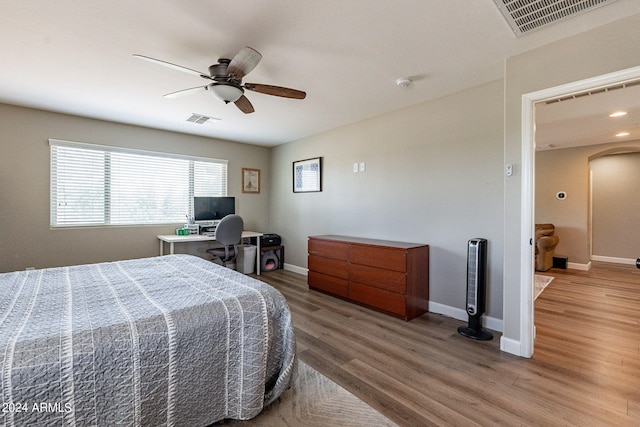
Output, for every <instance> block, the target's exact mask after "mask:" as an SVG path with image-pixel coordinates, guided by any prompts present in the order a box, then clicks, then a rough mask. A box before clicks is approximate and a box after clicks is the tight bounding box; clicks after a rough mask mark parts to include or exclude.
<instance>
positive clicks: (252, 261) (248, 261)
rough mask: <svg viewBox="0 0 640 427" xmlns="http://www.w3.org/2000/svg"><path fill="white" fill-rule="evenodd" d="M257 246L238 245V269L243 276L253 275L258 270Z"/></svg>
mask: <svg viewBox="0 0 640 427" xmlns="http://www.w3.org/2000/svg"><path fill="white" fill-rule="evenodd" d="M256 251H257V248H256V246H255V245H238V255H237V256H236V269H237V270H238V271H239V272H240V273H243V274H251V273H253V272H254V271H255V270H256Z"/></svg>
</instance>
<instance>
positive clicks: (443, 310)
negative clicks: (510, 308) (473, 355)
mask: <svg viewBox="0 0 640 427" xmlns="http://www.w3.org/2000/svg"><path fill="white" fill-rule="evenodd" d="M429 312H430V313H436V314H442V315H444V316H448V317H453V318H454V319H457V320H463V321H467V320H469V315H468V314H467V312H466V311H465V310H463V309H461V308H457V307H451V306H449V305H444V304H440V303H437V302H433V301H429ZM482 319H483V321H484V325H483V326H484V327H485V328H488V329H492V330H494V331H498V332H502V331H503V330H504V323H503V321H502V319H496V318H495V317H490V316H484V317H483V318H482Z"/></svg>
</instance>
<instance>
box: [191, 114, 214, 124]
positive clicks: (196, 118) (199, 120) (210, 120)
mask: <svg viewBox="0 0 640 427" xmlns="http://www.w3.org/2000/svg"><path fill="white" fill-rule="evenodd" d="M220 120H221V119H218V118H215V117H207V116H203V115H202V114H196V113H193V114H192V115H191V116H189V117H188V118H187V121H188V122H191V123H196V124H198V125H203V124H205V123H207V124H210V125H211V124H214V123H216V122H219V121H220Z"/></svg>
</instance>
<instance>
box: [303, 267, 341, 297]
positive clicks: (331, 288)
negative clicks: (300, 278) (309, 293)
mask: <svg viewBox="0 0 640 427" xmlns="http://www.w3.org/2000/svg"><path fill="white" fill-rule="evenodd" d="M307 283H308V284H309V288H311V289H315V290H319V291H324V292H328V293H330V294H333V295H338V296H341V297H344V298H347V297H348V296H349V282H347V281H346V280H344V279H339V278H337V277H333V276H328V275H326V274H322V273H316V272H314V271H309V276H308V277H307Z"/></svg>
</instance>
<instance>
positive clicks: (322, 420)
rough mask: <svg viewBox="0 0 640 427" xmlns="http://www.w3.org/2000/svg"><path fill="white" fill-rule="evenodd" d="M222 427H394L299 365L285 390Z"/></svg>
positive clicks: (345, 392) (380, 416) (352, 397)
mask: <svg viewBox="0 0 640 427" xmlns="http://www.w3.org/2000/svg"><path fill="white" fill-rule="evenodd" d="M220 424H223V425H224V426H230V425H231V426H261V427H262V426H305V427H307V426H310V427H314V426H323V427H325V426H367V427H370V426H396V424H394V423H392V422H391V421H389V420H388V419H387V418H386V417H384V416H383V415H382V414H380V413H379V412H377V411H376V410H375V409H373V408H372V407H370V406H369V405H367V404H366V403H364V402H363V401H362V400H360V399H358V398H357V397H356V396H354V395H353V394H351V393H349V392H348V391H347V390H345V389H344V388H342V387H340V386H339V385H338V384H336V383H334V382H333V381H331V380H330V379H329V378H327V377H325V376H324V375H322V374H321V373H319V372H318V371H316V370H315V369H313V368H311V367H310V366H308V365H307V364H305V363H304V362H302V361H299V362H298V377H297V379H296V381H295V383H294V385H293V387H291V388H290V389H289V390H287V391H286V392H284V393H283V394H282V396H280V398H279V399H278V400H277V401H276V402H274V403H273V404H271V405H270V406H269V407H267V408H266V409H265V410H264V411H262V413H260V415H258V416H257V417H255V418H253V419H251V420H248V421H231V420H227V421H224V422H223V423H220Z"/></svg>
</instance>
